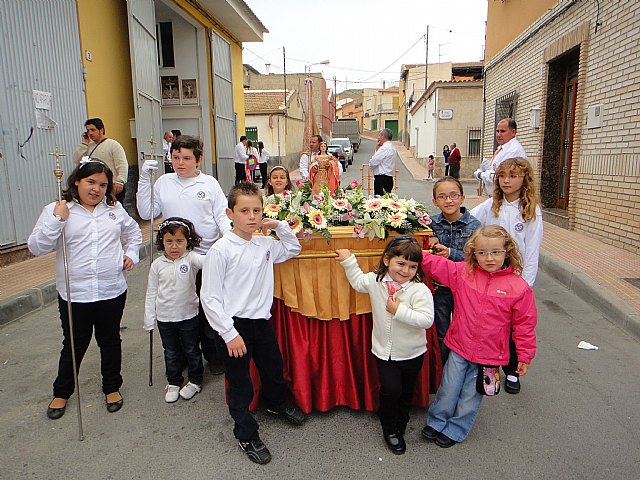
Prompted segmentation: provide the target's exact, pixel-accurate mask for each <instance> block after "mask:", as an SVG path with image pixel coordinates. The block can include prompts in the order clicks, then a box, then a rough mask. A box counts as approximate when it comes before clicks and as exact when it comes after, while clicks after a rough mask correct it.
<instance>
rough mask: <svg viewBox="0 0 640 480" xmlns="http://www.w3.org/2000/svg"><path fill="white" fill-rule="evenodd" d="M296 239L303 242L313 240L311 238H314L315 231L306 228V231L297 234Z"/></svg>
mask: <svg viewBox="0 0 640 480" xmlns="http://www.w3.org/2000/svg"><path fill="white" fill-rule="evenodd" d="M296 237H298V238H299V239H301V240H311V237H313V230H311V229H310V228H305V229H304V230H301V231H299V232H298V233H296Z"/></svg>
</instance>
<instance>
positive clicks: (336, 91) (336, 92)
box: [333, 76, 338, 120]
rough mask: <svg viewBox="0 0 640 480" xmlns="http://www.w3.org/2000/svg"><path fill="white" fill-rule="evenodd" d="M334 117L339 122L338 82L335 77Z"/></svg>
mask: <svg viewBox="0 0 640 480" xmlns="http://www.w3.org/2000/svg"><path fill="white" fill-rule="evenodd" d="M333 116H334V120H338V80H337V79H336V77H335V76H334V77H333Z"/></svg>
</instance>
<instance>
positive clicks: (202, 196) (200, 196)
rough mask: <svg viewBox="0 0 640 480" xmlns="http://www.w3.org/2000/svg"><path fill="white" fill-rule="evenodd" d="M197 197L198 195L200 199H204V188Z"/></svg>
mask: <svg viewBox="0 0 640 480" xmlns="http://www.w3.org/2000/svg"><path fill="white" fill-rule="evenodd" d="M196 197H198V199H200V200H202V199H203V198H204V192H203V191H202V190H200V191H199V192H198V193H196Z"/></svg>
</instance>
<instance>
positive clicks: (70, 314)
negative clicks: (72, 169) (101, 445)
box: [49, 145, 84, 441]
mask: <svg viewBox="0 0 640 480" xmlns="http://www.w3.org/2000/svg"><path fill="white" fill-rule="evenodd" d="M49 155H51V156H54V157H56V168H55V170H54V171H53V174H54V175H55V177H56V183H57V185H58V203H61V202H62V174H63V173H64V172H63V171H62V167H61V166H60V157H65V156H66V155H65V154H64V153H60V150H59V148H58V146H57V145H56V151H55V153H49ZM64 230H65V229H64V228H63V229H62V235H61V236H62V259H63V261H64V262H63V263H64V281H65V286H66V289H67V316H68V317H69V343H70V345H71V363H72V364H73V382H74V383H75V387H76V404H77V405H76V406H77V412H78V439H79V440H80V441H83V440H84V431H83V429H82V410H81V408H80V383H79V382H78V368H77V363H76V346H75V341H74V339H73V309H72V308H71V283H70V280H69V258H68V256H67V239H66V236H65V233H64Z"/></svg>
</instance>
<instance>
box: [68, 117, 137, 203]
mask: <svg viewBox="0 0 640 480" xmlns="http://www.w3.org/2000/svg"><path fill="white" fill-rule="evenodd" d="M84 126H85V129H86V131H85V132H84V133H83V134H82V138H81V143H80V144H79V145H78V146H77V147H76V149H75V151H74V152H73V160H74V162H76V164H79V163H80V161H81V160H82V159H83V158H84V157H88V158H93V159H94V160H101V161H102V162H104V164H105V165H106V166H107V167H109V169H110V170H111V171H112V172H113V193H114V195H115V196H116V200H118V201H119V202H120V203H122V204H123V205H124V196H125V185H126V184H127V177H128V175H129V164H128V163H127V155H126V154H125V152H124V148H122V145H120V144H119V143H118V142H117V141H116V140H114V139H112V138H108V137H107V135H106V132H105V128H104V122H103V121H102V119H100V118H90V119H88V120H87V121H86V122H84Z"/></svg>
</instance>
